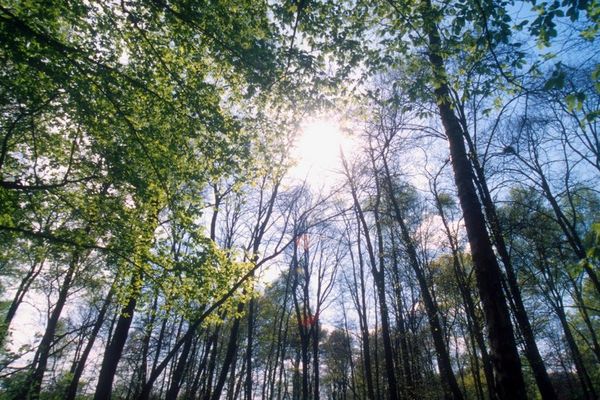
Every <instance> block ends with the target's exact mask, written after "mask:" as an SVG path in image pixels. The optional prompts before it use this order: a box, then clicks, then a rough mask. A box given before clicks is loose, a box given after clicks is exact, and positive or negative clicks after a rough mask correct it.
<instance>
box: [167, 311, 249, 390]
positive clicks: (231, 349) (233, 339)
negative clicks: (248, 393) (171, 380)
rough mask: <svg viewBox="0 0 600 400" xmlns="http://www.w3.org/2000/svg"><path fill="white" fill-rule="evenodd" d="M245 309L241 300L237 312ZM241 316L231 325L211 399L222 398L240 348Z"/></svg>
mask: <svg viewBox="0 0 600 400" xmlns="http://www.w3.org/2000/svg"><path fill="white" fill-rule="evenodd" d="M242 311H244V303H242V302H240V303H238V306H237V314H241V313H242ZM240 323H241V318H240V317H237V318H235V320H234V321H233V325H232V327H231V333H230V334H229V341H228V343H227V350H226V351H225V358H224V359H223V366H222V367H221V373H220V374H219V378H218V379H217V384H216V386H215V389H214V390H213V393H212V397H211V400H219V399H220V398H221V392H222V391H223V387H224V386H225V381H226V380H227V374H228V372H229V369H230V367H231V364H232V363H233V360H234V358H235V354H236V352H237V349H238V336H239V331H240ZM173 400H175V398H174V399H173Z"/></svg>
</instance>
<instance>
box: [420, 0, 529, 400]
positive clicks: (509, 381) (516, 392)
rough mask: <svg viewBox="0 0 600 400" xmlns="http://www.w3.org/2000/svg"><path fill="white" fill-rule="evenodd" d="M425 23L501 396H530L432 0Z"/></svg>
mask: <svg viewBox="0 0 600 400" xmlns="http://www.w3.org/2000/svg"><path fill="white" fill-rule="evenodd" d="M422 11H423V13H422V18H423V27H424V30H425V34H426V37H427V39H428V41H429V43H428V50H427V55H428V57H429V62H430V63H431V68H432V70H433V76H434V79H435V82H436V85H435V89H434V94H435V100H436V103H437V106H438V110H439V113H440V117H441V120H442V125H443V126H444V131H445V133H446V137H447V138H448V142H449V146H450V154H451V157H452V168H453V171H454V180H455V183H456V186H457V189H458V198H459V200H460V205H461V208H462V211H463V215H464V219H465V228H466V231H467V236H468V239H469V244H470V246H471V253H472V257H473V264H474V267H475V276H476V278H477V286H478V289H479V295H480V298H481V301H482V304H483V311H484V314H485V317H486V323H487V327H488V338H489V341H490V349H491V358H492V363H493V365H494V372H495V375H496V382H497V385H496V388H497V390H498V394H499V396H500V398H501V399H503V400H504V399H506V400H520V399H526V398H527V392H526V389H525V381H524V379H523V374H522V370H521V361H520V359H519V353H518V351H517V345H516V342H515V336H514V332H513V327H512V323H511V321H510V314H509V311H508V306H507V305H506V298H505V297H504V293H503V292H502V272H501V271H500V267H499V265H498V262H497V260H496V255H495V254H494V250H493V249H492V245H491V242H490V237H489V234H488V232H487V228H486V225H485V218H484V216H483V212H482V210H481V203H480V201H479V198H478V196H477V191H476V189H475V185H474V184H473V180H474V175H473V169H472V166H471V163H470V160H469V157H468V155H467V152H466V149H465V143H464V134H463V131H462V128H461V125H460V122H459V120H458V118H457V117H456V115H455V114H454V111H453V110H452V108H451V107H450V104H449V101H450V90H449V88H448V82H447V75H446V69H445V65H444V59H443V58H442V56H441V54H442V43H441V39H440V34H439V31H438V28H437V26H436V25H435V21H436V19H435V13H434V11H433V7H432V5H431V2H430V0H423V2H422Z"/></svg>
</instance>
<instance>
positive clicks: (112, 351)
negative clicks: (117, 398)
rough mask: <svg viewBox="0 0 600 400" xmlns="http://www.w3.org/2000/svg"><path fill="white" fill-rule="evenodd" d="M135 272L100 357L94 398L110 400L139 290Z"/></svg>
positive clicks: (96, 399)
mask: <svg viewBox="0 0 600 400" xmlns="http://www.w3.org/2000/svg"><path fill="white" fill-rule="evenodd" d="M137 279H138V276H137V274H135V275H134V277H133V278H132V279H131V283H130V287H131V288H132V293H131V295H130V297H129V300H128V302H127V305H126V306H125V307H124V308H123V310H122V311H121V313H120V315H119V319H118V321H117V326H116V328H115V332H114V333H113V335H112V338H111V340H110V344H109V345H108V347H107V348H106V351H105V353H104V358H103V359H102V366H101V367H100V374H99V376H98V383H97V385H96V393H95V394H94V400H110V398H111V394H112V384H113V381H114V379H115V374H116V372H117V365H118V364H119V360H120V359H121V354H122V353H123V348H124V347H125V342H126V341H127V337H128V336H129V327H130V326H131V322H132V321H133V314H134V312H135V306H136V304H137V300H138V296H139V291H138V289H136V286H137Z"/></svg>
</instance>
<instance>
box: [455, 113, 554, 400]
mask: <svg viewBox="0 0 600 400" xmlns="http://www.w3.org/2000/svg"><path fill="white" fill-rule="evenodd" d="M463 125H466V124H465V122H464V121H463ZM465 129H466V128H465ZM464 134H465V139H466V141H467V144H468V146H469V150H470V152H471V154H473V157H471V161H472V165H473V169H474V171H475V174H476V177H477V179H476V182H477V189H478V191H479V194H480V197H481V199H482V201H483V205H484V207H483V208H484V210H485V215H486V217H487V219H488V222H489V225H490V229H491V233H492V237H493V239H494V244H495V245H496V250H497V251H498V254H499V255H500V259H501V260H502V264H504V269H505V270H506V277H507V282H508V289H509V290H508V292H509V293H508V295H510V297H511V298H512V302H509V304H510V305H511V308H512V311H513V314H514V316H515V319H516V320H517V326H518V327H519V331H520V332H521V336H522V337H523V341H524V343H525V356H526V357H527V360H528V361H529V365H530V366H531V370H532V372H533V376H534V378H535V382H536V384H537V386H538V389H539V391H540V394H541V395H542V399H544V400H556V398H557V397H556V392H555V391H554V388H553V387H552V383H551V382H550V377H549V376H548V372H547V371H546V366H545V364H544V360H543V359H542V356H541V355H540V351H539V349H538V347H537V343H536V342H535V335H534V334H533V329H532V328H531V323H530V322H529V317H528V316H527V311H526V310H525V305H524V304H523V299H522V297H521V290H520V289H519V283H518V281H517V276H516V274H515V270H514V268H513V265H512V261H511V258H510V255H509V254H508V249H507V246H506V243H505V241H504V236H503V235H502V228H501V225H500V219H499V218H498V214H497V212H496V207H495V205H494V202H493V201H492V196H491V194H490V191H489V188H488V186H487V180H486V178H485V173H484V171H483V168H482V167H481V165H480V164H479V160H478V158H477V153H476V149H475V146H474V144H473V142H472V140H471V138H470V136H469V134H468V133H467V132H466V130H465V132H464Z"/></svg>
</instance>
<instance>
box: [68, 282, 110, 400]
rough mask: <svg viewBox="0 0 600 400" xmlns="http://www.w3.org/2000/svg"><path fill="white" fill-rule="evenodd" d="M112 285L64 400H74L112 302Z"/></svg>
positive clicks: (78, 361)
mask: <svg viewBox="0 0 600 400" xmlns="http://www.w3.org/2000/svg"><path fill="white" fill-rule="evenodd" d="M113 289H114V285H113V286H111V288H110V290H109V292H108V294H107V295H106V299H105V300H104V302H103V303H102V307H101V308H100V312H99V313H98V317H97V318H96V322H95V323H94V326H93V328H92V332H91V333H90V337H89V339H88V342H87V345H86V346H85V349H84V350H83V352H82V353H81V357H79V360H77V365H76V366H75V369H74V371H73V377H72V378H71V382H70V383H69V386H68V387H67V390H66V391H65V398H64V400H75V397H76V396H77V387H78V386H79V380H80V379H81V375H82V374H83V370H84V369H85V364H86V362H87V359H88V357H89V355H90V353H91V351H92V348H93V347H94V343H95V342H96V338H97V337H98V332H100V328H102V325H103V324H104V320H105V319H106V313H107V311H108V308H109V306H110V304H111V302H112V297H113V292H114V290H113Z"/></svg>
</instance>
